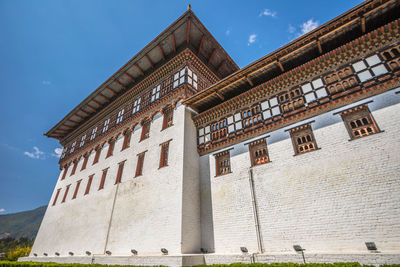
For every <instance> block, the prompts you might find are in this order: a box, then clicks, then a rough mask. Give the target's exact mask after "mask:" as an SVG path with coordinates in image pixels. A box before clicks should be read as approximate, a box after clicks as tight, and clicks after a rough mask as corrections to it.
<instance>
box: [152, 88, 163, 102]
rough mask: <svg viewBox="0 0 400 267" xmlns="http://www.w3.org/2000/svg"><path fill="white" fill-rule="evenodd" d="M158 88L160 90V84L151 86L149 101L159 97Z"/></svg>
mask: <svg viewBox="0 0 400 267" xmlns="http://www.w3.org/2000/svg"><path fill="white" fill-rule="evenodd" d="M160 90H161V84H159V85H157V86H156V87H154V88H153V90H152V91H151V102H153V101H155V100H157V99H159V98H160Z"/></svg>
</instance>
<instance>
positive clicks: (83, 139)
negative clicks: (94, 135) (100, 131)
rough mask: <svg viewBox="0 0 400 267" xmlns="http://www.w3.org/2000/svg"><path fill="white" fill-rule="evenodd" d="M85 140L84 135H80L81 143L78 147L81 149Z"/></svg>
mask: <svg viewBox="0 0 400 267" xmlns="http://www.w3.org/2000/svg"><path fill="white" fill-rule="evenodd" d="M85 139H86V134H84V135H82V138H81V143H80V144H79V147H83V145H84V144H85Z"/></svg>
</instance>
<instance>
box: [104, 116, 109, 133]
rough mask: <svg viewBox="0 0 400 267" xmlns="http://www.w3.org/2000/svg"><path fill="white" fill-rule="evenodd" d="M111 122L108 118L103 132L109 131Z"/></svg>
mask: <svg viewBox="0 0 400 267" xmlns="http://www.w3.org/2000/svg"><path fill="white" fill-rule="evenodd" d="M109 124H110V119H106V120H105V121H104V125H103V133H105V132H107V130H108V125H109Z"/></svg>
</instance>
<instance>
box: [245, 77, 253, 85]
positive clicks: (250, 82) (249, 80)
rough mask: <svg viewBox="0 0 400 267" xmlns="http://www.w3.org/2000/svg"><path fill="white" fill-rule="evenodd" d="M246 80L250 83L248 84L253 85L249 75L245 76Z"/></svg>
mask: <svg viewBox="0 0 400 267" xmlns="http://www.w3.org/2000/svg"><path fill="white" fill-rule="evenodd" d="M246 80H247V82H248V83H249V84H250V86H254V84H253V82H252V81H251V79H250V78H249V76H246Z"/></svg>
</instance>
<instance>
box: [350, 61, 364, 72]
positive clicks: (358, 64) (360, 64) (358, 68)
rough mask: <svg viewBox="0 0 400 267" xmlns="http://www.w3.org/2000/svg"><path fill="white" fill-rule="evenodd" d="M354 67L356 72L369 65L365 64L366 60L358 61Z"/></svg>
mask: <svg viewBox="0 0 400 267" xmlns="http://www.w3.org/2000/svg"><path fill="white" fill-rule="evenodd" d="M353 68H354V70H355V71H356V72H359V71H362V70H365V69H366V68H367V66H366V65H365V63H364V61H358V62H357V63H354V64H353Z"/></svg>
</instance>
